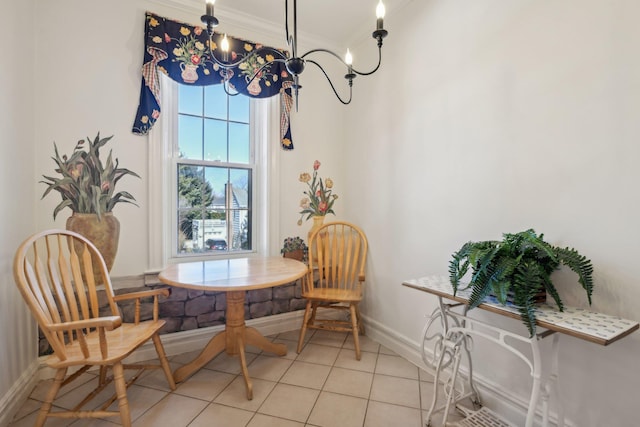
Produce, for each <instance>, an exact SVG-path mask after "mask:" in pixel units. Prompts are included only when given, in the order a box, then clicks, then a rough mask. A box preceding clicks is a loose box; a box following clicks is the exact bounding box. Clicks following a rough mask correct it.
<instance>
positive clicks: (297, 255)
mask: <svg viewBox="0 0 640 427" xmlns="http://www.w3.org/2000/svg"><path fill="white" fill-rule="evenodd" d="M282 256H283V257H285V258H293V259H297V260H298V261H302V260H303V259H304V251H303V250H302V249H297V250H295V251H291V252H285V253H283V254H282Z"/></svg>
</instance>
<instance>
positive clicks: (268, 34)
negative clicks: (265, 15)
mask: <svg viewBox="0 0 640 427" xmlns="http://www.w3.org/2000/svg"><path fill="white" fill-rule="evenodd" d="M150 3H151V4H158V5H162V6H165V7H169V8H173V9H176V10H180V11H182V12H187V13H193V20H192V21H190V23H193V24H194V25H200V24H201V23H200V22H199V21H200V19H199V18H200V16H201V15H202V14H203V13H204V0H150ZM283 13H284V11H283ZM216 17H217V18H218V19H219V20H220V22H221V23H222V24H223V25H225V26H229V27H231V28H234V29H236V28H237V29H239V30H240V31H242V32H244V33H246V34H250V36H249V37H247V36H245V35H244V34H233V33H229V34H230V35H232V36H236V37H241V38H247V39H250V40H251V41H254V42H257V41H259V40H256V39H258V38H261V39H266V40H268V44H271V45H273V46H274V47H276V48H286V46H287V41H286V39H285V32H284V24H282V26H281V25H280V24H279V23H275V22H271V21H267V20H265V19H262V18H260V17H257V16H255V15H250V14H248V13H245V12H242V11H239V10H236V9H233V8H230V7H228V6H222V5H221V6H216ZM298 39H299V43H300V44H303V45H305V46H312V47H318V46H326V47H328V48H329V49H339V48H340V47H341V46H337V45H336V43H335V42H332V41H330V40H327V39H323V38H321V37H317V36H314V35H311V34H309V33H306V32H304V31H300V30H298ZM260 42H261V43H265V40H261V41H260Z"/></svg>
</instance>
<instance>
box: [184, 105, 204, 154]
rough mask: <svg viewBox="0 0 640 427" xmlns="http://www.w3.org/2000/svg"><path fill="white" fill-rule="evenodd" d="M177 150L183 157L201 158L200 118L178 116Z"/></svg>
mask: <svg viewBox="0 0 640 427" xmlns="http://www.w3.org/2000/svg"><path fill="white" fill-rule="evenodd" d="M178 150H179V152H180V157H182V158H184V159H196V160H202V118H200V117H191V116H183V115H179V116H178Z"/></svg>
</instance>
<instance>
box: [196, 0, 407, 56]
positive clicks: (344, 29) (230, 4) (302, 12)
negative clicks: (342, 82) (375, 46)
mask: <svg viewBox="0 0 640 427" xmlns="http://www.w3.org/2000/svg"><path fill="white" fill-rule="evenodd" d="M378 1H379V0H300V1H299V2H298V34H299V35H300V36H301V37H310V38H314V39H317V40H326V41H328V42H330V43H332V44H334V45H343V44H345V43H348V42H350V41H353V40H356V39H359V38H361V37H363V33H364V35H365V36H370V34H371V32H373V31H374V30H375V25H376V6H377V4H378ZM409 1H410V0H383V3H384V5H385V8H386V11H387V16H388V15H389V13H390V12H392V11H393V10H395V9H396V8H398V7H400V6H402V5H403V4H405V3H408V2H409ZM202 3H203V9H204V0H203V1H202ZM284 6H285V0H216V3H215V7H216V11H217V10H220V11H221V12H224V13H225V14H226V13H230V14H231V13H233V12H234V11H237V12H240V13H241V14H243V15H248V16H253V17H255V18H256V20H260V21H265V22H266V23H270V24H272V25H273V26H275V27H276V28H282V32H283V34H284V21H285V19H284V16H285V7H284ZM289 8H290V10H293V0H289ZM217 14H218V13H217V12H216V15H217ZM289 19H290V22H289V30H290V31H293V22H292V20H293V19H292V15H290V17H289ZM385 28H386V29H387V30H390V29H389V28H388V26H386V25H385Z"/></svg>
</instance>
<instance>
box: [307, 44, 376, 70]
mask: <svg viewBox="0 0 640 427" xmlns="http://www.w3.org/2000/svg"><path fill="white" fill-rule="evenodd" d="M316 52H322V53H328V54H329V55H332V56H334V57H335V58H336V59H337V60H338V61H340V62H342V63H343V64H344V66H345V67H349V65H348V64H347V63H346V62H344V60H343V59H342V57H340V55H338V54H337V53H335V52H333V51H331V50H329V49H322V48H318V49H312V50H310V51H309V52H307V53H305V54H304V55H302V56H301V58H302V59H304V58H305V57H306V56H308V55H311V54H313V53H316ZM308 61H309V62H312V61H311V60H308ZM381 63H382V47H378V65H376V67H375V68H374V69H373V70H371V71H358V70H356V69H355V68H353V66H352V67H351V71H352V72H354V73H356V74H358V75H359V76H370V75H371V74H373V73H375V72H376V71H378V68H380V64H381ZM316 65H318V64H317V63H316ZM318 66H319V65H318Z"/></svg>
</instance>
